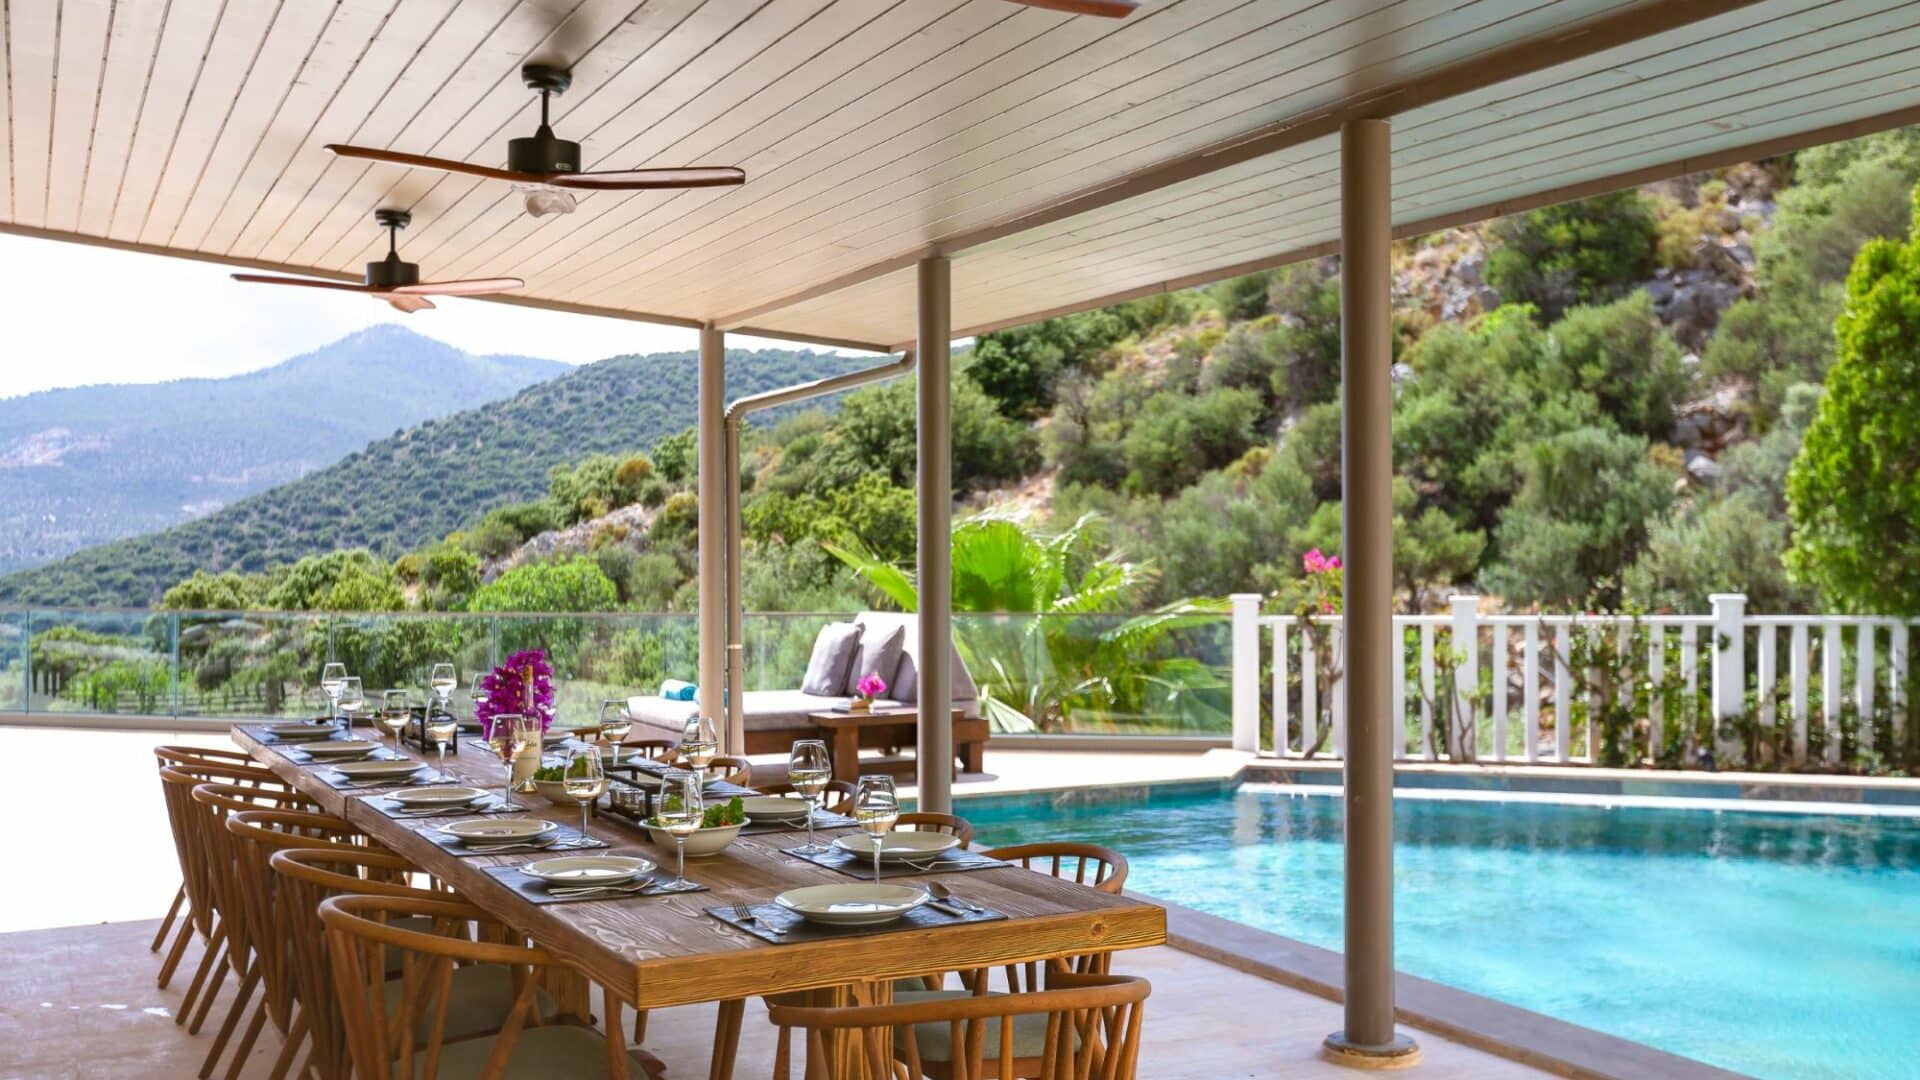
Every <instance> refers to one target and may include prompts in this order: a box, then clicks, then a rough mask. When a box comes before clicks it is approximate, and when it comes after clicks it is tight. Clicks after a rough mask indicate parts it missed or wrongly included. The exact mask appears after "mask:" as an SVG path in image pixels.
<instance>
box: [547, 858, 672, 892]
mask: <svg viewBox="0 0 1920 1080" xmlns="http://www.w3.org/2000/svg"><path fill="white" fill-rule="evenodd" d="M653 870H654V864H653V861H652V860H650V859H641V858H636V857H634V856H631V855H562V856H559V857H557V858H552V859H538V860H535V861H534V862H530V863H527V864H526V865H524V866H522V867H520V872H521V873H523V874H525V875H527V876H528V877H536V878H539V879H540V880H541V881H544V882H546V883H547V884H548V885H549V886H553V885H558V886H562V887H566V888H579V887H580V886H583V885H620V884H624V883H625V882H629V881H632V880H633V879H634V878H637V877H640V876H641V875H643V874H651V873H653Z"/></svg>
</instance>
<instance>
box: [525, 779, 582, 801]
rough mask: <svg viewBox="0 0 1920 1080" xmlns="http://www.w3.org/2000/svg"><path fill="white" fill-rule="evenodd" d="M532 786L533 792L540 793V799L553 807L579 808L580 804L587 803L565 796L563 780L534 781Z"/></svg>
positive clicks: (565, 789) (564, 782) (565, 785)
mask: <svg viewBox="0 0 1920 1080" xmlns="http://www.w3.org/2000/svg"><path fill="white" fill-rule="evenodd" d="M533 786H534V789H535V790H537V791H539V792H540V795H541V797H542V798H544V799H546V800H547V801H548V802H550V803H552V804H553V805H555V806H579V805H580V804H581V803H583V802H587V801H589V800H587V799H576V798H574V797H573V796H571V795H569V794H567V784H566V781H564V780H535V781H534V782H533Z"/></svg>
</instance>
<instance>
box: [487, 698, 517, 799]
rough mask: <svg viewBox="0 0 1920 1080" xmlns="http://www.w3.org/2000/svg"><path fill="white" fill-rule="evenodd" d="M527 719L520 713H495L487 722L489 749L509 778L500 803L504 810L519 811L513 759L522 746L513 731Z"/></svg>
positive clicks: (501, 794)
mask: <svg viewBox="0 0 1920 1080" xmlns="http://www.w3.org/2000/svg"><path fill="white" fill-rule="evenodd" d="M523 719H525V717H523V716H521V715H520V714H519V713H495V714H494V715H493V718H492V719H491V720H489V721H488V722H487V749H489V750H492V751H493V754H494V756H495V757H497V758H499V759H500V760H501V761H502V762H504V763H505V764H506V766H507V778H506V779H505V780H504V781H502V782H501V786H500V801H501V807H500V808H501V809H503V810H518V809H520V805H519V804H518V803H516V802H514V801H513V759H514V757H515V755H517V754H519V753H520V744H519V743H518V742H516V741H515V740H514V737H513V729H514V728H515V727H516V726H517V725H518V724H519V723H520V721H521V720H523Z"/></svg>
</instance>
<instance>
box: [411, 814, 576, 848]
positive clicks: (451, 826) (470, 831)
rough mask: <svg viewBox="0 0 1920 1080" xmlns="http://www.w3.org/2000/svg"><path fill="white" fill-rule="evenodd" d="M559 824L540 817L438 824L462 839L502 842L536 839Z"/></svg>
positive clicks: (474, 819)
mask: <svg viewBox="0 0 1920 1080" xmlns="http://www.w3.org/2000/svg"><path fill="white" fill-rule="evenodd" d="M559 827H560V826H558V825H556V824H554V823H553V822H551V821H543V820H541V819H540V818H524V817H510V818H467V819H465V820H463V821H449V822H448V823H446V824H445V825H442V826H440V831H441V832H443V833H446V834H447V835H448V836H453V837H458V838H459V839H461V840H464V841H468V842H471V841H474V840H478V841H480V842H482V843H495V844H504V843H506V842H507V841H509V840H537V839H539V838H540V837H543V836H545V835H547V834H548V833H551V832H553V831H554V830H556V829H558V828H559Z"/></svg>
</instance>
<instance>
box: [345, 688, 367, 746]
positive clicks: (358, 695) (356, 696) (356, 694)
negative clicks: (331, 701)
mask: <svg viewBox="0 0 1920 1080" xmlns="http://www.w3.org/2000/svg"><path fill="white" fill-rule="evenodd" d="M339 702H340V715H341V717H342V718H344V719H345V720H346V724H347V734H349V735H351V734H353V714H354V713H356V712H359V711H360V706H362V705H365V704H366V703H367V696H366V694H364V693H362V692H361V690H360V676H358V675H349V676H347V677H346V678H344V679H342V680H340V694H339Z"/></svg>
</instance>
